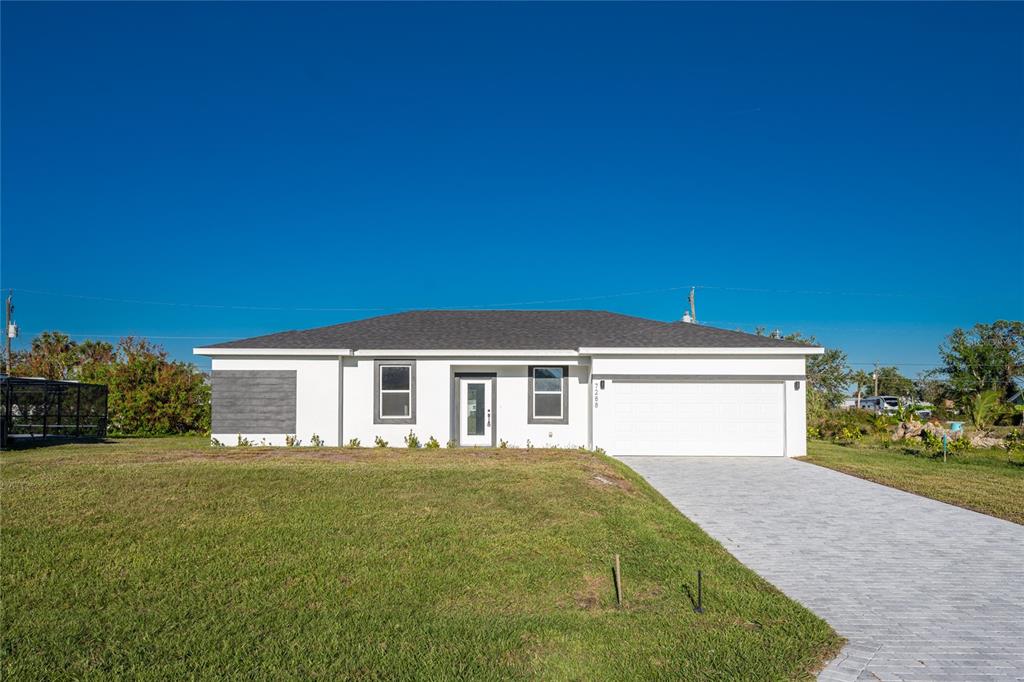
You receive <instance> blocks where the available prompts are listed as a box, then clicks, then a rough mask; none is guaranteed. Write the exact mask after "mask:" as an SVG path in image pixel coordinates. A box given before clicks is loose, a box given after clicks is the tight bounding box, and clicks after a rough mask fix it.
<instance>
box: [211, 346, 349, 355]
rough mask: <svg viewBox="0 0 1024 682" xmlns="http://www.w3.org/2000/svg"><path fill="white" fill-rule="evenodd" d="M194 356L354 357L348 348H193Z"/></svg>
mask: <svg viewBox="0 0 1024 682" xmlns="http://www.w3.org/2000/svg"><path fill="white" fill-rule="evenodd" d="M192 354H193V355H206V356H208V357H215V356H220V355H233V356H239V355H250V356H251V355H264V356H266V355H291V356H297V355H301V356H319V357H325V356H328V357H335V356H339V355H352V351H351V350H350V349H348V348H193V349H192Z"/></svg>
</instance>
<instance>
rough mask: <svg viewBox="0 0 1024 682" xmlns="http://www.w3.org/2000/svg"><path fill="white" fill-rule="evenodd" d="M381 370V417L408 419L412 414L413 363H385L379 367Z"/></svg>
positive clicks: (379, 381) (379, 379)
mask: <svg viewBox="0 0 1024 682" xmlns="http://www.w3.org/2000/svg"><path fill="white" fill-rule="evenodd" d="M377 371H378V372H380V376H379V377H378V386H380V400H379V405H380V414H379V415H378V416H379V417H380V418H381V419H408V418H409V417H411V416H412V365H410V364H384V363H381V364H380V365H378V367H377Z"/></svg>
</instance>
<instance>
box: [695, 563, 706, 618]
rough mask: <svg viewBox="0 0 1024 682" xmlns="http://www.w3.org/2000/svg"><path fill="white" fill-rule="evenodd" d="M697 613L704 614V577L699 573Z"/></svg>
mask: <svg viewBox="0 0 1024 682" xmlns="http://www.w3.org/2000/svg"><path fill="white" fill-rule="evenodd" d="M694 610H695V611H696V612H697V613H704V576H703V575H701V572H700V571H697V608H696V609H694Z"/></svg>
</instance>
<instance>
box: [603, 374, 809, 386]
mask: <svg viewBox="0 0 1024 682" xmlns="http://www.w3.org/2000/svg"><path fill="white" fill-rule="evenodd" d="M602 380H608V381H629V382H633V383H638V384H639V383H665V382H687V383H696V384H704V383H710V382H738V383H744V384H746V383H751V382H759V381H764V382H775V381H806V380H807V377H805V376H804V375H802V374H595V375H593V377H591V381H602Z"/></svg>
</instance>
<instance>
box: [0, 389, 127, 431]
mask: <svg viewBox="0 0 1024 682" xmlns="http://www.w3.org/2000/svg"><path fill="white" fill-rule="evenodd" d="M0 393H2V395H0V397H2V404H0V410H2V414H0V417H2V419H0V445H2V446H3V447H8V446H14V445H22V444H30V443H32V442H33V441H40V440H43V439H54V438H103V437H104V436H106V435H107V387H106V386H104V385H102V384H83V383H79V382H77V381H51V380H50V379H30V378H27V377H12V376H0Z"/></svg>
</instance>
